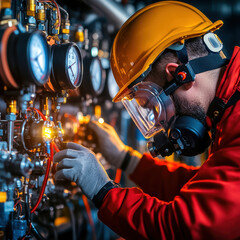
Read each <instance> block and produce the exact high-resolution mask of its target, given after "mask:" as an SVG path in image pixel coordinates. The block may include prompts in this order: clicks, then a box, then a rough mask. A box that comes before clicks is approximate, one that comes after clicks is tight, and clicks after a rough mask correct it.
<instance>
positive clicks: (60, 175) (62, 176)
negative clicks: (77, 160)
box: [55, 169, 72, 181]
mask: <svg viewBox="0 0 240 240" xmlns="http://www.w3.org/2000/svg"><path fill="white" fill-rule="evenodd" d="M55 180H56V181H62V180H69V181H72V169H62V170H60V171H57V172H56V173H55Z"/></svg>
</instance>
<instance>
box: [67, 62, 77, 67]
mask: <svg viewBox="0 0 240 240" xmlns="http://www.w3.org/2000/svg"><path fill="white" fill-rule="evenodd" d="M75 63H76V62H74V63H72V64H71V65H70V66H69V67H68V68H72V66H73V65H74V64H75Z"/></svg>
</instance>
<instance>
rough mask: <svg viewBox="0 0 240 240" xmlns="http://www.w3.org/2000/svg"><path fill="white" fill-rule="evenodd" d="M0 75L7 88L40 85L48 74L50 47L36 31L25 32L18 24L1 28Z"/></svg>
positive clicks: (44, 81)
mask: <svg viewBox="0 0 240 240" xmlns="http://www.w3.org/2000/svg"><path fill="white" fill-rule="evenodd" d="M0 35H1V43H2V45H1V49H0V57H1V61H0V62H1V64H0V68H1V69H0V70H2V73H1V78H2V80H3V81H4V84H5V85H7V86H8V87H11V88H19V87H20V86H23V85H24V86H28V85H30V84H36V85H38V86H42V85H43V84H44V83H46V81H47V79H48V77H49V74H50V69H51V66H50V51H49V47H48V44H47V41H46V39H45V37H44V36H43V35H42V34H41V33H40V32H37V31H36V32H32V33H29V32H25V29H24V28H23V27H22V26H21V25H20V24H19V25H18V26H13V27H9V28H7V29H5V30H1V33H0Z"/></svg>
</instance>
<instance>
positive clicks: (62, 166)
mask: <svg viewBox="0 0 240 240" xmlns="http://www.w3.org/2000/svg"><path fill="white" fill-rule="evenodd" d="M66 147H67V149H64V150H62V151H60V152H58V153H56V154H55V155H54V157H53V161H54V163H57V162H58V164H57V167H56V171H57V172H56V174H55V179H56V180H57V181H58V180H65V179H66V180H70V181H73V182H75V183H77V185H78V186H79V187H80V188H81V189H82V191H83V193H84V194H85V195H86V196H87V197H88V198H89V199H91V200H92V199H93V197H94V195H96V194H97V193H98V192H99V190H100V189H101V188H102V187H103V186H104V185H105V184H106V183H107V182H109V181H111V179H110V178H109V177H108V175H107V173H106V171H105V169H104V168H103V166H102V165H101V163H100V162H98V161H97V159H96V157H95V155H94V153H93V152H91V151H90V150H88V149H87V148H85V147H83V146H81V145H78V144H76V143H67V145H66Z"/></svg>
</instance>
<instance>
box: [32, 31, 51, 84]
mask: <svg viewBox="0 0 240 240" xmlns="http://www.w3.org/2000/svg"><path fill="white" fill-rule="evenodd" d="M29 52H30V53H29V55H30V65H31V68H32V72H33V75H34V77H35V78H36V80H37V82H38V83H39V84H43V83H45V81H46V75H47V74H48V52H47V50H46V45H45V43H44V42H43V38H42V37H40V35H38V34H34V35H32V37H31V38H30V42H29Z"/></svg>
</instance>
